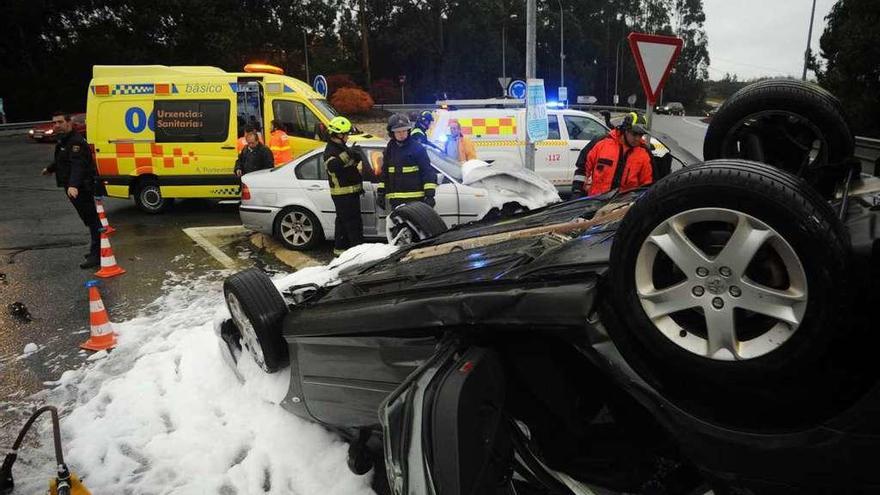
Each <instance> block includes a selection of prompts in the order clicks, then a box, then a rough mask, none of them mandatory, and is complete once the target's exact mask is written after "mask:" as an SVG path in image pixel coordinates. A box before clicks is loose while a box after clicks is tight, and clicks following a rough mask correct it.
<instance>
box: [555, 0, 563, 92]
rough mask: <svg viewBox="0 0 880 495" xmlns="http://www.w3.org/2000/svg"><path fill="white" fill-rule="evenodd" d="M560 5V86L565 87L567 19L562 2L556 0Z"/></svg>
mask: <svg viewBox="0 0 880 495" xmlns="http://www.w3.org/2000/svg"><path fill="white" fill-rule="evenodd" d="M556 2H557V3H558V4H559V85H560V86H563V87H564V86H565V51H564V50H563V49H562V47H563V46H564V45H563V42H564V37H563V36H564V30H565V18H564V17H563V16H562V0H556Z"/></svg>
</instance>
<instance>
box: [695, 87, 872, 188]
mask: <svg viewBox="0 0 880 495" xmlns="http://www.w3.org/2000/svg"><path fill="white" fill-rule="evenodd" d="M783 130H784V131H785V132H782V131H783ZM786 134H788V136H790V138H791V139H790V138H789V137H786ZM750 136H756V137H757V139H751V138H750ZM792 139H794V140H795V141H797V143H795V142H794V141H793V140H792ZM817 141H818V142H819V143H823V144H820V148H819V149H818V150H814V151H812V152H813V154H814V155H815V156H812V157H811V156H810V153H811V149H805V148H804V147H806V148H811V147H812V143H814V142H817ZM757 142H760V143H761V146H760V149H758V146H757V145H756V144H754V143H757ZM854 149H855V141H854V137H853V134H852V131H851V130H850V126H849V124H848V122H847V119H846V117H845V115H844V113H843V107H842V106H841V104H840V101H839V100H837V98H835V97H834V96H833V95H832V94H831V93H829V92H828V91H826V90H825V89H823V88H821V87H820V86H818V85H815V84H812V83H807V82H803V81H795V80H790V79H769V80H766V81H760V82H757V83H755V84H751V85H749V86H746V87H745V88H742V89H740V90H739V91H737V92H736V93H734V94H733V96H731V97H730V98H728V99H727V101H725V102H724V104H723V105H721V108H719V109H718V112H717V113H716V114H715V116H714V117H712V120H711V122H710V123H709V128H708V129H707V130H706V138H705V141H704V142H703V157H704V159H706V160H714V159H717V158H744V159H750V160H755V161H760V162H763V163H767V164H769V165H772V166H774V167H777V168H780V169H783V170H786V171H788V172H791V173H794V174H796V175H800V176H802V177H804V178H805V179H806V180H807V182H809V183H810V184H811V185H812V186H813V187H815V188H817V189H818V190H819V191H820V193H821V194H822V195H823V196H824V197H825V198H830V197H831V196H832V195H833V193H834V186H835V184H836V182H837V181H839V180H840V179H841V178H842V177H843V176H844V174H845V173H846V169H847V167H846V165H845V163H846V162H847V159H849V158H850V157H851V156H852V154H853V150H854ZM805 160H806V161H805ZM805 163H808V165H806V166H805Z"/></svg>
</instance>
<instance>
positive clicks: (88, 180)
mask: <svg viewBox="0 0 880 495" xmlns="http://www.w3.org/2000/svg"><path fill="white" fill-rule="evenodd" d="M52 124H54V126H55V135H56V136H58V142H56V143H55V159H54V160H53V161H52V163H51V164H50V165H49V166H48V167H46V168H44V169H43V175H49V174H55V183H56V184H57V185H58V187H62V188H64V189H65V191H66V192H67V198H68V199H69V200H70V203H71V204H72V205H73V207H74V208H75V209H76V212H77V214H79V218H80V219H82V221H83V223H84V224H85V225H86V227H88V228H89V234H90V235H91V238H92V242H91V246H90V247H89V253H88V254H87V255H86V260H85V262H83V263H82V264H80V265H79V267H80V268H83V269H87V268H94V267H97V266H99V265H100V264H101V256H100V255H101V234H100V230H99V229H100V228H101V221H100V220H99V219H98V211H97V210H96V209H95V166H94V161H93V160H92V151H91V149H89V144H88V143H87V142H86V140H85V138H83V137H82V136H81V135H80V134H79V133H78V132H76V131H75V130H73V124H72V122H71V121H70V114H69V113H66V112H55V114H54V115H52Z"/></svg>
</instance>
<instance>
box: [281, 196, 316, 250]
mask: <svg viewBox="0 0 880 495" xmlns="http://www.w3.org/2000/svg"><path fill="white" fill-rule="evenodd" d="M273 232H275V238H276V239H278V240H279V241H280V242H281V244H284V247H286V248H287V249H293V250H294V251H307V250H309V249H314V248H315V247H317V246H318V245H319V244H320V243H321V242H323V241H324V229H323V228H322V227H321V222H319V221H318V217H316V216H315V214H314V213H312V212H311V211H309V210H307V209H305V208H302V207H299V206H288V207H287V208H284V209H283V210H281V211H280V212H279V213H278V215H276V216H275V225H274V227H273Z"/></svg>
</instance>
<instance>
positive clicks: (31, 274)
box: [0, 115, 706, 431]
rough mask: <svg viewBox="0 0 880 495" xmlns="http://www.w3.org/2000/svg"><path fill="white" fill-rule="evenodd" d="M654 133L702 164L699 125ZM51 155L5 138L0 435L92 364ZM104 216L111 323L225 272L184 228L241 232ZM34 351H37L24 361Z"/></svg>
mask: <svg viewBox="0 0 880 495" xmlns="http://www.w3.org/2000/svg"><path fill="white" fill-rule="evenodd" d="M654 128H655V129H656V130H658V131H660V132H663V133H666V134H668V135H670V136H672V137H673V138H675V139H676V140H677V141H678V143H679V144H680V145H681V146H683V147H684V148H686V149H687V150H688V151H690V152H691V153H693V154H695V155H696V156H697V157H702V147H703V136H704V135H705V129H706V124H704V123H702V122H701V121H700V120H699V118H697V117H684V118H682V117H671V116H664V115H658V116H655V119H654ZM53 148H54V147H53V145H51V144H39V143H33V142H30V141H29V140H27V139H26V138H25V137H22V136H14V137H0V431H3V430H6V428H5V427H6V426H8V423H9V421H10V420H11V419H12V418H15V419H16V420H18V419H19V416H18V415H16V414H15V412H18V413H20V412H21V410H22V409H30V408H32V407H33V404H29V403H28V397H29V396H31V395H32V394H33V393H35V392H38V391H40V390H42V389H44V388H45V385H44V383H43V382H46V381H52V380H57V379H58V378H59V377H60V375H61V373H63V372H64V371H66V370H68V369H73V368H77V367H78V366H80V364H81V363H82V362H83V361H84V359H85V356H86V355H85V354H84V353H80V351H79V347H78V346H79V344H80V343H82V342H83V341H85V340H86V339H87V338H88V329H89V326H88V324H89V313H88V293H87V291H86V289H85V288H84V287H83V284H84V283H85V282H86V281H88V280H90V279H93V278H94V277H93V273H94V270H81V269H80V268H79V267H78V265H79V263H80V262H82V259H83V258H82V255H83V254H84V253H85V252H86V251H87V250H88V242H89V237H88V232H87V230H86V228H85V227H84V226H83V225H82V222H81V221H80V219H79V217H78V216H77V215H76V212H75V211H74V209H73V207H72V206H71V205H70V203H69V202H68V200H67V198H66V197H65V195H64V192H63V191H62V190H61V189H60V188H57V187H55V180H54V177H42V176H40V170H42V168H43V167H45V166H46V165H47V164H48V163H49V161H50V159H51V155H52V152H53ZM105 209H106V210H107V216H108V217H109V221H110V223H111V225H113V226H114V227H115V228H116V229H117V232H116V233H115V234H114V235H113V236H112V237H111V242H112V246H113V250H114V254H115V256H116V259H117V261H118V262H119V264H120V265H121V266H122V267H123V268H125V269H126V270H127V273H126V274H125V275H122V276H120V277H116V278H112V279H109V280H106V281H104V282H103V286H102V287H101V294H102V297H103V301H104V303H105V305H106V306H107V309H108V311H109V314H110V318H111V320H112V321H124V320H128V319H130V318H133V317H134V316H136V315H137V314H138V312H139V311H142V309H143V308H144V307H145V306H146V305H147V304H148V303H150V302H152V301H154V300H155V299H156V298H157V297H159V296H160V295H161V293H162V284H163V282H164V281H165V280H166V279H167V277H168V274H169V273H172V272H173V273H175V274H176V275H177V276H178V277H184V278H186V277H190V276H199V275H203V274H204V273H205V272H208V271H212V270H222V269H223V267H222V266H221V265H220V264H219V263H218V262H217V261H216V260H214V259H213V258H211V257H210V256H209V255H208V254H207V253H206V252H205V251H204V250H203V249H202V248H201V247H200V246H198V245H196V244H195V243H194V242H193V241H192V240H191V239H190V238H189V237H188V236H187V235H186V234H184V232H183V230H182V229H184V228H187V227H198V226H217V225H240V222H239V218H238V213H237V207H236V206H235V205H219V204H218V203H217V202H214V201H207V200H185V201H178V202H177V203H176V204H175V205H174V207H173V208H172V209H171V210H169V211H167V212H166V213H164V214H162V215H147V214H144V213H142V212H140V211H139V210H138V209H137V208H136V207H135V206H134V204H133V202H132V201H131V200H123V199H115V198H108V199H106V200H105ZM326 247H327V250H328V251H329V243H328V246H326ZM229 254H231V255H232V256H234V255H235V253H229ZM328 256H329V255H328ZM220 279H221V277H217V280H220ZM14 303H22V304H23V305H24V306H25V307H26V308H27V310H28V312H29V313H30V319H29V320H28V319H25V318H21V317H19V316H17V315H14V314H12V311H11V310H10V305H12V304H14ZM29 343H34V344H37V345H38V346H39V348H40V350H39V351H38V352H36V353H34V354H31V355H28V356H23V354H24V348H25V346H26V345H27V344H29Z"/></svg>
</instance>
